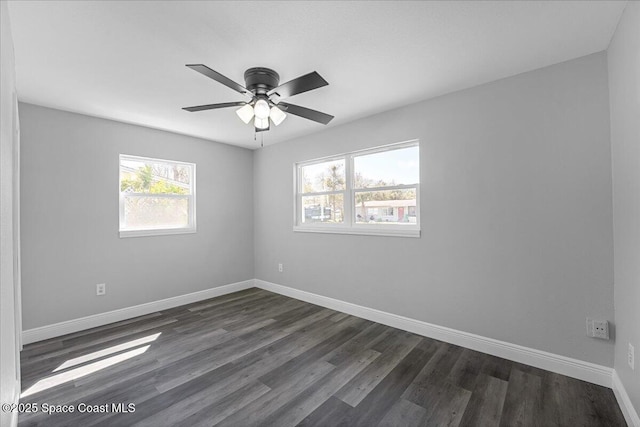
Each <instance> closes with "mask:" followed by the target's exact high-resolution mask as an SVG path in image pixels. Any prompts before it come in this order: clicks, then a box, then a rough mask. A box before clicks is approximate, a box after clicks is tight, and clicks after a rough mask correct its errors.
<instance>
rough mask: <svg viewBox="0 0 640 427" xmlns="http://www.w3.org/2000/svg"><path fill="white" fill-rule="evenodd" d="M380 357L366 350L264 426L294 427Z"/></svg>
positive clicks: (317, 383)
mask: <svg viewBox="0 0 640 427" xmlns="http://www.w3.org/2000/svg"><path fill="white" fill-rule="evenodd" d="M378 356H380V353H378V352H377V351H375V350H371V349H367V350H364V351H362V353H361V354H358V355H354V356H352V357H351V358H350V359H347V360H345V361H344V362H343V363H342V364H340V365H338V366H337V367H336V369H335V370H333V371H332V372H330V373H329V375H327V376H325V377H324V378H322V379H320V380H319V381H317V382H316V383H315V384H313V385H311V386H310V387H309V388H307V389H306V390H304V391H303V392H302V393H300V394H299V395H298V396H296V397H294V398H293V399H292V400H290V401H289V402H288V403H287V404H286V405H284V406H282V407H281V408H280V409H278V410H277V411H275V412H274V413H272V414H271V415H270V416H269V417H267V418H265V420H264V422H263V424H264V425H273V426H295V425H297V424H298V423H299V422H301V421H302V420H303V419H305V418H306V417H307V416H308V415H309V414H311V413H312V412H313V411H314V410H316V409H317V408H318V407H319V406H320V405H322V404H323V403H324V402H325V401H326V400H327V399H328V398H329V397H331V396H332V395H333V394H334V393H335V392H336V391H337V390H339V389H340V388H341V387H342V386H344V385H345V384H346V383H348V382H349V381H350V380H351V379H352V378H353V377H355V376H356V375H357V374H359V373H360V372H362V370H363V369H365V368H366V367H367V366H369V365H370V364H371V362H373V361H374V360H376V358H377V357H378Z"/></svg>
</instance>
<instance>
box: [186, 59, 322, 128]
mask: <svg viewBox="0 0 640 427" xmlns="http://www.w3.org/2000/svg"><path fill="white" fill-rule="evenodd" d="M187 67H189V68H191V69H192V70H195V71H197V72H199V73H200V74H202V75H205V76H207V77H209V78H211V79H213V80H215V81H217V82H218V83H221V84H223V85H225V86H227V87H229V88H231V89H233V90H235V91H236V92H238V93H240V94H242V95H244V96H247V97H250V98H251V100H250V101H248V102H245V101H238V102H224V103H219V104H207V105H199V106H195V107H185V108H183V110H186V111H189V112H195V111H204V110H215V109H218V108H226V107H240V108H239V109H237V110H236V114H237V115H238V117H240V120H242V121H243V122H244V123H246V124H249V123H250V122H251V120H252V119H253V126H254V128H255V131H256V132H264V131H267V130H269V128H270V126H269V123H270V122H272V123H273V124H274V125H276V126H278V125H280V124H281V123H282V122H283V121H284V119H285V118H286V117H287V115H286V114H285V112H287V113H289V114H293V115H294V116H298V117H302V118H305V119H308V120H312V121H314V122H317V123H322V124H324V125H326V124H328V123H329V122H330V121H331V120H332V119H333V116H331V115H329V114H325V113H321V112H320V111H315V110H311V109H309V108H305V107H300V106H298V105H293V104H289V103H286V102H282V100H283V99H285V98H289V97H291V96H294V95H298V94H300V93H303V92H308V91H310V90H313V89H318V88H320V87H323V86H327V85H328V84H329V83H327V81H326V80H325V79H323V78H322V77H321V76H320V74H318V73H316V72H315V71H313V72H311V73H309V74H305V75H304V76H301V77H298V78H296V79H293V80H291V81H288V82H287V83H284V84H282V85H279V83H280V76H279V75H278V73H276V72H275V71H273V70H271V69H269V68H264V67H254V68H249V69H248V70H247V71H245V73H244V81H245V85H246V87H244V86H242V85H240V84H238V83H236V82H234V81H233V80H231V79H229V78H227V77H225V76H223V75H222V74H220V73H218V72H217V71H214V70H212V69H211V68H209V67H207V66H206V65H203V64H187ZM278 85H279V86H278Z"/></svg>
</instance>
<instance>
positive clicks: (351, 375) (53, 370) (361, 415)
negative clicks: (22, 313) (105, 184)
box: [19, 289, 625, 427]
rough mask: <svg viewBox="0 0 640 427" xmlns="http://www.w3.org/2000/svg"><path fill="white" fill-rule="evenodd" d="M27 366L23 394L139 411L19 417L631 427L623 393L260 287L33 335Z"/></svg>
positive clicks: (116, 422) (77, 422)
mask: <svg viewBox="0 0 640 427" xmlns="http://www.w3.org/2000/svg"><path fill="white" fill-rule="evenodd" d="M149 337H153V338H149ZM144 338H146V339H144ZM130 352H131V353H130ZM129 354H131V357H129V356H128V355H129ZM109 361H114V362H113V364H110V366H106V365H107V364H109V363H107V362H109ZM21 363H22V387H23V392H24V391H26V390H27V389H28V388H30V387H32V386H34V385H35V384H39V387H40V386H42V387H41V389H40V390H39V391H38V392H36V393H34V394H32V395H30V396H28V397H25V398H23V399H22V402H31V403H39V404H42V403H44V402H46V403H51V404H68V405H74V407H77V405H79V404H80V403H85V404H90V405H104V404H110V403H124V404H128V403H133V404H135V412H130V413H118V412H102V413H91V412H84V413H82V412H78V411H76V412H74V413H63V414H54V415H47V414H44V413H36V414H20V416H19V426H20V427H24V426H47V427H51V426H54V427H55V426H74V427H75V426H83V427H89V426H93V425H96V426H118V427H120V426H131V425H138V426H165V425H166V426H169V425H171V426H189V427H195V426H211V425H215V424H220V425H232V426H242V427H244V426H252V425H265V426H278V427H283V426H292V425H296V424H297V425H301V426H349V427H351V426H367V427H370V426H375V425H382V426H403V427H404V426H411V425H425V426H431V425H433V426H441V425H454V426H455V425H473V426H482V427H484V426H495V425H501V426H544V427H547V426H571V427H573V426H624V425H625V422H624V417H623V415H622V412H621V411H620V409H619V407H618V406H617V403H616V400H615V397H614V396H613V393H612V392H611V390H610V389H607V388H604V387H600V386H596V385H593V384H589V383H585V382H583V381H579V380H575V379H573V378H568V377H565V376H562V375H559V374H555V373H552V372H548V371H544V370H541V369H538V368H534V367H531V366H527V365H523V364H520V363H516V362H511V361H507V360H504V359H500V358H498V357H494V356H490V355H486V354H482V353H479V352H476V351H471V350H467V349H463V348H461V347H457V346H455V345H451V344H447V343H444V342H441V341H437V340H432V339H429V338H424V337H420V336H417V335H414V334H411V333H409V332H405V331H401V330H398V329H394V328H391V327H389V326H385V325H381V324H378V323H374V322H371V321H369V320H365V319H360V318H357V317H354V316H351V315H348V314H346V313H340V312H337V311H335V310H330V309H327V308H323V307H319V306H316V305H313V304H308V303H305V302H303V301H298V300H294V299H291V298H288V297H285V296H282V295H277V294H273V293H271V292H267V291H264V290H260V289H248V290H244V291H241V292H237V293H234V294H229V295H224V296H221V297H218V298H212V299H210V300H206V301H200V302H196V303H192V304H188V305H184V306H180V307H173V308H170V309H167V310H163V311H161V312H157V313H151V314H149V315H145V316H140V317H138V318H135V319H129V320H126V321H123V322H117V323H114V324H110V325H104V326H100V327H98V328H93V329H91V330H87V331H80V332H76V333H73V334H69V335H67V336H63V337H58V338H54V339H50V340H47V341H43V342H40V343H34V344H31V345H28V346H25V349H24V351H23V352H22V353H21ZM41 381H45V382H41ZM44 384H46V385H47V386H46V387H45V386H44ZM341 399H344V400H345V401H347V402H349V403H345V401H343V400H341Z"/></svg>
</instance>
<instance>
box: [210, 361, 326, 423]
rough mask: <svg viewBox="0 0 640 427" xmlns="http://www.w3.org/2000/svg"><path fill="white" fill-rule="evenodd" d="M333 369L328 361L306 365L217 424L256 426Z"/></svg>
mask: <svg viewBox="0 0 640 427" xmlns="http://www.w3.org/2000/svg"><path fill="white" fill-rule="evenodd" d="M334 369H335V366H333V365H332V364H330V363H327V362H325V361H322V360H321V361H317V362H314V363H311V364H309V365H308V369H306V370H304V371H298V372H296V373H295V374H293V375H290V376H289V381H288V382H287V383H286V384H283V385H281V386H279V387H276V388H273V389H271V390H270V391H269V392H268V393H266V394H264V395H262V396H260V397H259V398H257V399H256V400H254V401H253V402H251V403H250V404H249V405H247V406H246V407H244V408H242V409H239V410H237V411H236V412H234V413H233V414H232V415H230V416H228V417H226V418H224V419H223V420H222V421H220V422H219V423H217V424H216V425H219V426H221V427H222V426H228V427H236V426H244V427H250V426H256V425H259V424H261V423H262V422H263V420H264V418H265V417H268V416H269V415H271V414H272V413H273V412H275V411H276V410H278V409H279V408H280V407H282V406H284V405H285V404H286V403H287V402H288V401H290V400H291V399H293V398H294V397H295V396H297V395H299V394H300V393H302V392H303V391H304V390H305V389H306V388H307V387H309V386H310V385H311V384H313V383H314V382H316V381H318V380H319V379H321V378H323V377H324V376H326V375H328V374H329V373H330V372H331V371H333V370H334Z"/></svg>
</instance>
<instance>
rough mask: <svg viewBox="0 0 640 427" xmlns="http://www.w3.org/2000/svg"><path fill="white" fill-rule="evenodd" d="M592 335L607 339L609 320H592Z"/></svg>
mask: <svg viewBox="0 0 640 427" xmlns="http://www.w3.org/2000/svg"><path fill="white" fill-rule="evenodd" d="M593 337H594V338H601V339H603V340H608V339H609V322H607V321H606V320H594V321H593Z"/></svg>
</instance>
